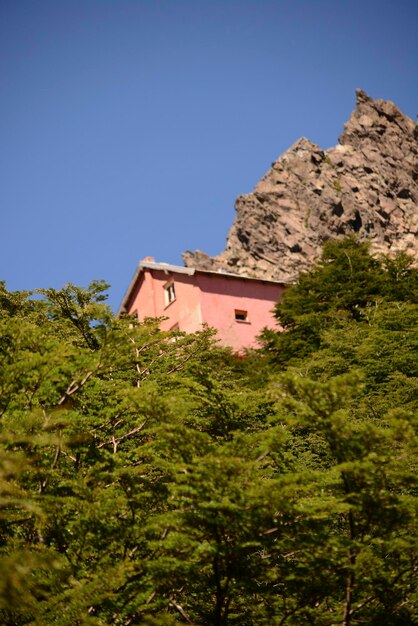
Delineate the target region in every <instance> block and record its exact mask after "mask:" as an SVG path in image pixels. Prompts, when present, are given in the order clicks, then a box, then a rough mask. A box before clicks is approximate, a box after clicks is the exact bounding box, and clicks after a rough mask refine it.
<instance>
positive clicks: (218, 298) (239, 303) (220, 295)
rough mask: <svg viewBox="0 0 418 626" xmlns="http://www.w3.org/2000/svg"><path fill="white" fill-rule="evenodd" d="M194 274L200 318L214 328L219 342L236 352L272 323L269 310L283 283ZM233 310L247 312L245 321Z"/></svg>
mask: <svg viewBox="0 0 418 626" xmlns="http://www.w3.org/2000/svg"><path fill="white" fill-rule="evenodd" d="M196 277H197V284H198V286H199V287H200V290H201V294H202V295H201V306H202V317H203V319H204V321H205V322H206V323H207V324H208V325H209V326H213V327H215V328H217V329H218V337H219V339H220V341H221V343H222V344H224V345H227V346H231V347H232V348H233V349H234V350H236V351H239V350H241V349H242V348H254V347H257V345H258V344H257V339H256V338H257V336H258V335H259V334H260V332H261V331H262V329H263V328H264V327H265V326H269V327H275V326H276V321H275V319H274V317H273V313H272V311H273V308H274V305H275V303H276V302H277V300H278V299H279V297H280V295H281V294H282V292H283V290H284V287H283V285H280V284H277V283H271V282H267V281H258V280H251V279H245V278H243V279H241V280H239V279H235V278H229V277H226V276H222V275H216V274H203V273H200V272H199V273H197V276H196ZM235 310H243V311H247V313H248V316H247V321H245V322H243V321H238V320H236V319H235Z"/></svg>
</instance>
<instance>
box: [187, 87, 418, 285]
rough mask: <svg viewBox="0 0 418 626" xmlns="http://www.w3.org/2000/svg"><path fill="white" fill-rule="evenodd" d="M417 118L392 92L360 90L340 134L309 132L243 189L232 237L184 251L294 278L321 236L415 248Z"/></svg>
mask: <svg viewBox="0 0 418 626" xmlns="http://www.w3.org/2000/svg"><path fill="white" fill-rule="evenodd" d="M417 139H418V126H417V124H415V123H414V122H413V121H412V120H411V119H410V118H409V117H407V116H406V115H404V114H403V113H402V112H401V111H400V110H399V109H398V108H397V107H396V105H395V104H394V103H393V102H391V101H386V100H381V99H379V100H373V99H372V98H370V96H368V95H367V94H366V93H365V92H364V91H363V90H361V89H358V90H357V91H356V107H355V109H354V111H353V112H352V114H351V116H350V119H349V121H348V122H347V123H346V124H344V129H343V132H342V134H341V135H340V137H339V139H338V142H339V143H338V144H337V145H336V146H333V147H331V148H328V149H326V150H322V149H321V148H320V147H319V146H318V145H316V144H315V143H313V142H312V141H310V140H309V139H307V138H305V137H301V138H300V139H298V140H297V141H296V142H295V143H294V144H293V145H292V146H291V147H290V148H289V149H288V150H286V151H285V152H284V153H283V154H282V155H281V156H279V158H278V159H277V160H276V161H275V162H274V163H273V164H272V166H271V168H270V169H269V170H268V171H267V172H266V174H265V175H264V176H263V178H262V179H261V180H260V181H259V182H258V183H257V185H256V186H255V187H254V190H253V191H252V192H251V193H249V194H245V195H240V196H238V198H237V200H236V202H235V209H236V212H237V214H236V218H235V221H234V224H233V226H232V228H231V229H230V232H229V235H228V238H227V245H226V248H225V250H224V251H223V252H221V253H220V254H219V255H218V256H216V257H210V256H208V255H207V254H205V253H204V252H201V251H200V250H196V251H195V252H190V251H186V252H185V253H184V254H183V260H184V263H185V265H186V266H188V267H191V266H193V267H197V268H202V269H212V270H219V269H224V270H228V271H232V272H235V273H238V274H247V275H252V276H259V277H260V278H262V277H265V278H273V279H275V280H284V281H293V280H296V279H297V276H298V275H299V273H300V272H303V271H307V270H309V268H310V267H311V266H312V265H313V263H314V262H315V261H316V260H317V259H318V258H319V256H320V254H321V249H322V245H323V243H324V242H325V241H326V240H327V239H330V238H335V237H344V236H348V235H350V234H353V233H357V236H358V237H359V238H360V239H361V240H364V239H367V240H369V241H370V244H371V250H372V252H374V253H396V252H399V251H405V252H407V253H408V254H411V255H414V256H415V257H416V256H417V253H418V239H417V227H418V212H417V201H418V159H417V157H418V141H417Z"/></svg>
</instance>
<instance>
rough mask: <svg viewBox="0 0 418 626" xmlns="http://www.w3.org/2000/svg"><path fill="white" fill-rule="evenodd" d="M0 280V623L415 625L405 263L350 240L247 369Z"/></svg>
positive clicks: (62, 294)
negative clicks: (18, 289) (10, 288)
mask: <svg viewBox="0 0 418 626" xmlns="http://www.w3.org/2000/svg"><path fill="white" fill-rule="evenodd" d="M107 288H108V286H107V285H106V284H104V283H103V282H100V281H97V282H93V283H92V284H91V285H90V286H89V287H88V288H87V289H81V288H79V287H76V286H74V285H71V284H69V285H66V286H65V287H64V288H63V289H61V290H55V289H39V290H37V291H36V292H35V293H30V292H11V291H8V290H7V288H6V285H5V284H4V283H1V284H0V325H1V330H0V355H1V368H0V387H1V394H0V415H1V421H0V624H2V625H4V626H9V625H10V626H12V625H13V626H20V625H22V626H23V625H26V624H31V625H42V626H44V625H45V626H48V625H55V626H74V625H80V626H81V625H83V626H84V625H91V626H95V625H96V626H100V625H106V624H115V625H118V626H129V625H134V624H144V625H145V626H174V625H178V624H192V625H194V626H200V625H211V626H212V625H213V626H233V625H237V626H238V625H239V626H305V625H306V626H308V625H312V626H332V625H338V626H360V625H369V626H381V625H383V624H384V625H386V626H407V625H412V624H416V623H418V608H417V606H418V592H417V590H418V576H417V573H418V572H417V570H418V554H417V543H418V540H417V528H416V511H417V498H416V496H417V473H418V467H417V443H418V440H417V398H418V384H417V383H418V359H417V346H418V336H417V329H416V320H417V295H418V271H417V269H416V267H414V266H413V263H412V260H411V259H410V258H409V257H408V256H407V255H405V254H399V255H398V256H396V257H388V256H387V257H385V256H382V257H375V256H372V255H371V254H370V251H369V248H368V246H367V244H365V243H361V242H359V241H357V240H355V239H352V238H350V239H345V240H342V241H328V242H327V243H326V244H325V246H324V249H323V255H322V259H321V260H320V261H319V262H318V263H317V264H316V266H315V267H314V268H313V269H312V270H311V271H310V272H308V273H305V274H302V275H301V276H300V280H299V282H298V283H297V284H295V285H293V286H291V287H290V288H289V289H288V290H287V291H286V292H285V295H284V297H283V299H282V300H281V301H280V302H279V303H277V305H276V309H275V316H276V318H277V320H278V321H279V322H280V324H281V325H282V327H283V328H284V332H281V333H278V332H277V331H275V330H272V329H266V330H265V331H264V332H263V335H262V337H261V340H260V341H261V343H260V346H261V347H260V349H259V350H254V351H249V352H247V353H246V354H245V355H244V356H242V355H241V356H240V357H239V358H238V357H237V355H234V354H232V353H231V351H229V350H227V349H225V348H221V347H220V346H219V345H217V342H216V336H215V334H214V331H213V330H212V329H210V328H204V329H203V330H202V331H201V332H198V333H196V334H193V335H185V334H183V333H181V332H179V331H174V332H162V331H160V330H159V320H158V319H148V320H146V321H145V322H143V323H139V322H137V321H136V320H135V319H134V318H133V317H128V316H124V317H120V318H118V317H116V316H115V315H114V314H113V313H112V312H111V310H110V309H109V307H108V306H107V305H106V290H107Z"/></svg>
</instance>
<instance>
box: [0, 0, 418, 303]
mask: <svg viewBox="0 0 418 626" xmlns="http://www.w3.org/2000/svg"><path fill="white" fill-rule="evenodd" d="M417 17H418V5H417V3H416V1H415V0H396V1H395V0H388V1H386V0H362V1H360V0H347V1H344V0H310V1H308V0H224V1H218V0H161V1H160V0H0V92H1V93H0V207H1V226H2V228H1V230H2V238H1V246H0V267H1V272H0V277H1V278H3V279H5V280H6V283H7V286H8V287H9V289H33V288H35V287H50V286H52V287H56V288H59V287H61V286H63V285H64V284H65V283H67V282H73V283H75V284H78V285H83V286H86V285H87V284H88V283H89V282H90V281H91V280H93V279H97V278H104V279H105V280H107V281H108V282H109V283H110V284H111V289H110V298H109V302H110V304H111V305H112V306H113V308H117V306H118V304H119V302H120V300H121V298H122V295H123V293H124V291H125V290H126V288H127V286H128V284H129V282H130V280H131V277H132V274H133V272H134V269H135V267H136V264H137V262H138V260H139V259H141V258H143V257H145V256H148V255H153V256H155V257H156V259H157V260H158V261H167V262H170V263H178V264H181V253H182V252H183V251H184V250H186V249H193V250H194V249H196V248H200V249H202V250H204V251H205V252H207V253H209V254H217V253H219V252H220V251H221V250H223V248H224V245H225V239H226V236H227V233H228V230H229V228H230V226H231V225H232V223H233V219H234V201H235V198H236V196H237V195H239V194H241V193H248V192H249V191H251V189H252V188H253V187H254V185H255V184H256V183H257V181H258V180H259V178H260V177H261V176H262V175H263V174H264V173H265V171H266V170H267V169H268V167H269V166H270V163H271V162H272V161H273V160H275V159H276V158H277V157H278V156H279V155H280V154H281V153H282V152H283V151H284V150H286V149H287V148H288V147H289V146H290V145H291V144H292V143H294V142H295V141H296V140H297V139H298V138H299V137H300V136H302V135H303V136H306V137H308V138H309V139H311V140H313V141H315V142H317V143H318V144H320V145H321V146H322V147H323V148H326V147H328V146H330V145H334V144H335V143H336V142H337V137H338V135H339V134H340V132H341V131H342V126H343V123H344V122H345V121H346V120H347V119H348V117H349V115H350V112H351V110H352V109H353V108H354V103H355V95H354V91H355V89H356V87H361V88H362V89H364V90H365V91H367V92H368V93H369V95H371V96H372V97H374V98H384V99H389V100H393V101H394V102H395V103H396V104H397V105H398V106H399V107H400V108H401V110H402V111H403V112H404V113H406V114H408V115H410V116H411V117H413V118H414V117H415V112H416V110H415V106H416V102H417V59H418V49H417V39H418V38H417Z"/></svg>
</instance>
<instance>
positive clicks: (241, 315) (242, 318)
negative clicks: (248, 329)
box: [235, 309, 248, 322]
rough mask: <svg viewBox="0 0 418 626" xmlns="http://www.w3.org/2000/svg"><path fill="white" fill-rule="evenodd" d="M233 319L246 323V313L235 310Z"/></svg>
mask: <svg viewBox="0 0 418 626" xmlns="http://www.w3.org/2000/svg"><path fill="white" fill-rule="evenodd" d="M235 319H236V321H237V322H248V311H242V310H241V309H235Z"/></svg>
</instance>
